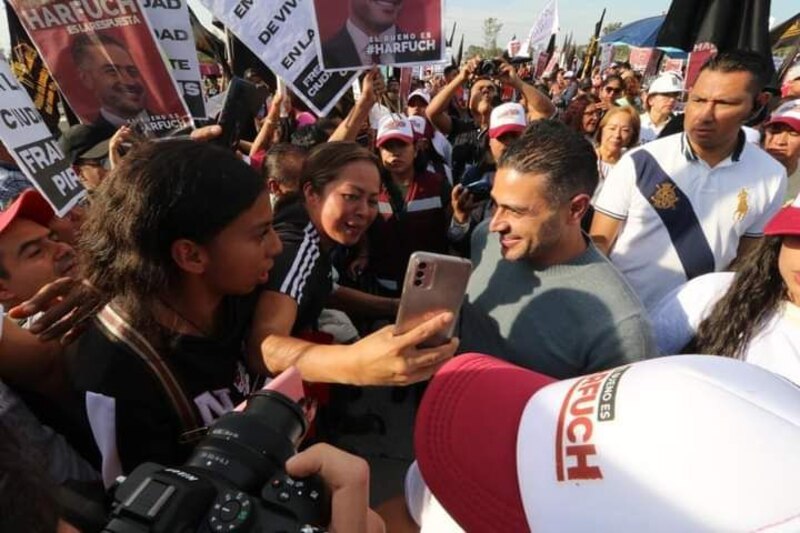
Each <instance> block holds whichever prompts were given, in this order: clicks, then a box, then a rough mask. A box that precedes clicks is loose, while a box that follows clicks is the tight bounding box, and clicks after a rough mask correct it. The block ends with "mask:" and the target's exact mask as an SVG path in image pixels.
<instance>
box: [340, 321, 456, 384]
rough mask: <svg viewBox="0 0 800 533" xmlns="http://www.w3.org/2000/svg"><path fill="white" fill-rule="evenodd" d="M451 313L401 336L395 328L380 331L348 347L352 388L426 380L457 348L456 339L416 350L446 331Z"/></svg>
mask: <svg viewBox="0 0 800 533" xmlns="http://www.w3.org/2000/svg"><path fill="white" fill-rule="evenodd" d="M453 320H454V317H453V314H452V313H449V312H448V313H442V314H439V315H437V316H435V317H433V318H431V319H429V320H427V321H426V322H423V323H422V324H420V325H419V326H417V327H415V328H414V329H412V330H411V331H409V332H407V333H403V334H402V335H395V334H394V326H386V327H385V328H383V329H380V330H378V331H376V332H375V333H373V334H371V335H369V336H368V337H365V338H364V339H362V340H360V341H358V342H357V343H355V344H353V345H350V346H348V347H347V348H348V350H349V352H350V353H352V354H353V365H354V366H353V370H352V374H353V380H352V381H351V383H352V384H354V385H410V384H412V383H417V382H419V381H425V380H427V379H429V378H430V377H431V376H432V375H433V373H434V372H436V370H438V368H439V367H440V366H441V365H442V364H444V363H445V362H447V361H448V360H449V359H450V358H451V357H453V354H455V352H456V349H457V348H458V339H455V338H454V339H450V341H449V342H448V343H446V344H443V345H441V346H437V347H435V348H418V346H419V345H420V344H422V343H423V342H425V341H426V340H427V339H429V338H430V337H432V336H433V335H435V334H436V333H439V332H440V331H444V330H445V329H447V328H448V327H449V326H450V324H451V323H452V322H453Z"/></svg>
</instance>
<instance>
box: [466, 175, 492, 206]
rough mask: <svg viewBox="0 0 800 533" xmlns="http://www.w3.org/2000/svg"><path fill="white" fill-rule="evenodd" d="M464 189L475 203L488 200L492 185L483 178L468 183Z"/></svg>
mask: <svg viewBox="0 0 800 533" xmlns="http://www.w3.org/2000/svg"><path fill="white" fill-rule="evenodd" d="M464 188H465V189H466V190H467V191H469V193H470V194H471V195H472V198H473V199H474V200H475V201H476V202H482V201H484V200H488V199H489V197H490V196H491V193H492V184H491V183H489V182H488V181H487V180H484V179H483V178H481V179H479V180H477V181H473V182H472V183H468V184H467V185H465V186H464Z"/></svg>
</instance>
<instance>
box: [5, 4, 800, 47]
mask: <svg viewBox="0 0 800 533" xmlns="http://www.w3.org/2000/svg"><path fill="white" fill-rule="evenodd" d="M257 1H258V0H257ZM3 2H4V0H0V5H1V4H3ZM445 2H446V12H445V15H446V17H445V18H446V23H447V28H448V31H450V28H452V25H453V22H454V21H458V30H457V31H456V36H457V37H456V41H457V40H458V35H459V34H460V33H461V32H463V33H464V34H465V41H466V43H467V45H470V44H478V45H480V44H482V41H483V30H482V25H483V20H484V19H485V18H487V17H490V16H491V17H496V18H498V19H499V20H500V21H501V22H502V23H503V28H502V31H501V32H500V36H499V43H500V44H503V43H505V42H507V41H508V40H509V39H510V38H511V36H512V35H514V34H517V35H518V36H523V35H525V34H527V32H528V31H529V30H530V27H531V25H532V24H533V22H534V20H535V19H536V16H537V15H538V13H539V11H540V10H541V9H542V6H544V4H545V3H546V0H445ZM189 4H190V5H192V6H196V5H198V2H197V0H189ZM669 5H670V0H644V1H643V0H561V1H560V2H559V15H560V19H561V30H562V32H563V33H562V34H564V33H568V32H570V31H572V32H574V35H575V38H576V40H577V41H578V42H579V43H580V42H588V40H589V36H590V35H591V33H592V32H593V31H594V24H595V23H596V22H597V19H598V18H599V17H600V13H601V12H602V11H603V8H604V7H606V8H608V12H607V13H606V22H616V21H619V22H623V23H627V22H632V21H634V20H638V19H640V18H644V17H650V16H654V15H659V14H661V13H664V12H666V11H667V9H669ZM798 11H800V3H798V0H772V16H773V17H774V19H775V22H776V23H779V22H783V21H784V20H786V19H787V18H789V17H791V16H792V15H794V14H796V13H797V12H798ZM202 18H205V17H202ZM204 22H205V20H204ZM559 42H560V41H559ZM0 48H6V49H7V48H8V29H7V27H6V21H5V9H2V10H0Z"/></svg>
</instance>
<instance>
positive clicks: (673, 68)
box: [661, 59, 684, 77]
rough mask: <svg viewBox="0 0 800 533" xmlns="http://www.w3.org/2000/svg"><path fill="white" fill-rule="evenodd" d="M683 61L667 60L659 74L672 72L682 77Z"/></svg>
mask: <svg viewBox="0 0 800 533" xmlns="http://www.w3.org/2000/svg"><path fill="white" fill-rule="evenodd" d="M683 63H684V61H683V59H667V60H666V61H664V65H663V68H662V69H661V72H674V73H676V74H678V75H679V76H681V77H683Z"/></svg>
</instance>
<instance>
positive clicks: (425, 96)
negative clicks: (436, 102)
mask: <svg viewBox="0 0 800 533" xmlns="http://www.w3.org/2000/svg"><path fill="white" fill-rule="evenodd" d="M417 96H418V97H420V98H422V99H423V100H425V103H426V104H430V103H431V95H429V94H428V91H423V90H422V89H417V90H416V91H414V92H412V93H411V94H409V95H408V101H409V102H411V99H412V98H414V97H417Z"/></svg>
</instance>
